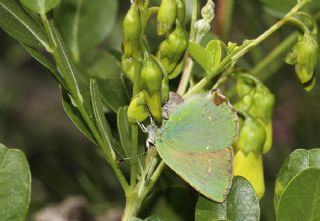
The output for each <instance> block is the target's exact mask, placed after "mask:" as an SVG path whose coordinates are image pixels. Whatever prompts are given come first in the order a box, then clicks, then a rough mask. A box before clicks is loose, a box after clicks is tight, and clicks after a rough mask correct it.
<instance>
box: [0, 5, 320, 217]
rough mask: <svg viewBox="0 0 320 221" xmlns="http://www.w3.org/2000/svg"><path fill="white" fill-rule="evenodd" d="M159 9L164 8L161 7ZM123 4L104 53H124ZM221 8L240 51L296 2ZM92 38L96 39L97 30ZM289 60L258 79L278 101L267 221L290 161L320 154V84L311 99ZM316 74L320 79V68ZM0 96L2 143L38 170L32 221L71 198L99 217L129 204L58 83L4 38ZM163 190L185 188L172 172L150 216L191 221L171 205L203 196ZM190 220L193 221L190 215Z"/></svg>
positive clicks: (272, 43) (262, 51) (263, 50)
mask: <svg viewBox="0 0 320 221" xmlns="http://www.w3.org/2000/svg"><path fill="white" fill-rule="evenodd" d="M62 1H64V0H62ZM152 2H154V3H155V4H157V1H152ZM187 2H188V1H187ZM204 2H205V1H202V4H203V3H204ZM118 3H119V4H116V5H117V6H116V7H115V8H112V7H111V8H105V10H106V11H105V13H106V14H109V15H110V16H109V23H108V27H109V30H108V33H107V34H106V35H107V37H106V38H104V39H103V41H102V42H101V43H99V46H98V48H99V50H112V51H120V49H121V39H122V36H121V21H122V18H123V16H124V13H125V12H126V10H127V9H128V8H129V0H128V1H125V0H119V2H118ZM216 3H217V7H216V9H217V12H218V13H217V17H218V18H221V13H222V15H224V16H225V17H224V18H225V20H228V19H230V21H231V22H230V23H228V21H221V20H219V19H216V20H215V24H214V27H215V29H214V30H215V31H216V32H217V33H219V34H220V35H222V37H223V38H225V39H226V40H227V41H233V42H238V43H241V42H242V41H243V40H244V39H246V38H247V39H250V38H254V37H256V36H258V35H259V34H261V33H262V32H263V31H264V30H265V29H267V28H268V27H269V26H271V25H272V24H273V23H274V22H275V21H276V18H277V17H279V16H281V15H282V14H283V13H284V12H286V11H288V10H289V9H290V6H292V5H293V4H294V1H293V0H292V1H291V0H285V1H281V3H280V2H279V1H276V0H273V1H271V0H261V1H254V0H241V1H231V0H225V1H224V0H220V1H217V2H216ZM229 3H233V9H232V8H231V9H230V11H220V15H219V10H221V9H222V8H223V7H221V6H222V5H223V4H229ZM319 9H320V2H319V1H316V0H314V3H313V5H312V6H311V7H309V9H308V10H311V11H312V13H313V14H318V15H319ZM65 10H72V8H70V9H68V8H66V9H65ZM108 10H112V12H110V11H108ZM189 10H190V8H189ZM115 12H116V13H115ZM224 13H225V14H224ZM219 16H220V17H219ZM66 19H67V18H66ZM219 21H220V23H219ZM154 22H155V21H154V19H153V20H152V21H151V22H150V24H149V25H150V26H149V27H150V28H147V30H148V32H147V33H146V34H147V36H148V39H149V42H150V45H151V48H152V49H156V48H157V46H158V44H159V40H160V39H159V38H158V37H156V36H155V29H154V27H155V25H153V24H154ZM228 24H230V25H228ZM318 24H319V23H318ZM293 30H294V27H290V26H289V27H285V28H283V29H281V30H280V31H278V32H277V33H276V34H274V35H273V36H272V37H271V38H269V39H268V40H267V41H265V42H263V44H261V45H259V47H257V48H256V49H254V50H253V51H252V52H251V53H249V54H248V55H247V56H246V57H245V59H243V60H241V62H240V63H239V66H240V67H241V68H244V69H249V70H250V69H251V68H252V67H253V66H254V64H256V63H258V62H259V61H260V60H261V59H263V58H264V57H265V56H266V54H268V53H269V52H270V51H272V50H273V49H274V48H275V47H276V46H277V45H278V44H279V43H281V41H283V40H284V39H285V38H286V37H287V36H289V34H291V33H292V31H293ZM86 31H89V32H90V25H89V26H88V27H87V30H86ZM212 36H213V35H212V34H211V35H208V36H206V38H207V39H210V38H212ZM282 59H283V57H280V58H278V59H277V60H276V62H275V63H273V64H270V65H272V66H270V67H267V68H266V69H265V70H264V72H263V73H261V75H259V76H264V77H266V79H265V83H266V85H267V86H268V87H269V88H270V90H271V92H272V93H274V94H275V96H276V106H275V110H274V115H273V129H274V143H273V147H272V150H271V151H270V152H269V153H268V154H267V155H265V157H264V169H265V182H266V193H265V196H264V198H263V199H262V201H261V212H262V220H266V221H269V220H275V218H274V212H273V203H272V202H273V189H274V182H275V176H276V174H277V171H278V170H279V168H280V166H281V164H282V163H283V161H284V160H285V158H286V157H287V156H288V154H289V153H290V152H292V151H293V150H294V149H296V148H306V149H309V148H317V147H320V139H319V135H320V129H319V128H320V115H319V113H320V103H319V101H320V86H319V79H317V85H316V87H315V88H314V89H313V90H312V91H311V92H309V93H306V92H305V91H304V90H303V88H302V86H301V85H300V84H299V82H298V81H297V79H296V76H295V74H294V68H293V67H291V66H288V65H285V64H284V63H283V62H282ZM106 71H107V70H106ZM316 71H317V74H318V76H319V67H318V68H317V70H316ZM317 78H319V77H317ZM174 83H175V82H173V87H174ZM0 95H1V96H0V141H1V142H2V143H4V144H6V145H7V146H10V147H17V148H20V149H22V150H23V151H24V152H25V153H26V155H27V158H28V160H29V164H30V167H31V172H32V178H33V184H32V187H33V188H32V191H33V193H32V202H31V207H30V212H29V214H30V216H29V217H31V215H32V214H33V213H34V212H35V211H38V210H39V209H41V208H43V207H45V206H47V205H50V204H52V203H57V202H61V201H62V200H64V199H65V198H66V197H68V196H71V195H80V196H83V197H85V198H86V199H87V201H88V202H89V204H90V208H91V209H92V211H94V212H95V213H98V214H99V213H100V214H101V213H107V212H108V211H112V210H115V209H119V208H121V207H122V206H123V204H124V196H123V193H122V191H121V189H120V187H119V185H118V183H117V181H116V180H115V179H114V177H113V174H112V172H111V170H110V169H109V167H108V166H107V165H106V164H105V162H104V161H103V160H102V158H101V157H100V156H99V154H98V153H97V151H96V148H95V147H94V145H93V144H92V143H90V141H88V140H87V138H86V137H85V136H84V135H82V134H81V132H79V130H78V129H77V128H76V127H75V126H74V125H73V124H72V122H71V120H70V119H69V118H68V117H67V115H66V114H65V113H64V111H63V108H62V105H61V95H60V91H59V87H58V85H57V83H56V81H55V80H54V79H53V78H52V77H51V75H50V74H49V72H48V71H47V70H46V69H45V68H44V67H42V66H41V65H40V64H38V63H37V62H36V61H35V60H34V59H32V58H31V57H30V56H29V55H28V54H27V53H26V52H25V51H24V49H23V48H22V46H21V45H20V44H18V43H17V42H16V41H14V40H12V39H11V38H10V37H9V36H8V35H7V34H6V33H5V32H3V31H2V30H0ZM108 119H109V120H110V124H111V126H112V127H113V128H115V127H116V125H115V124H116V121H115V117H114V115H112V114H110V116H108ZM162 183H173V184H174V186H181V185H184V183H183V182H182V181H181V180H180V179H178V178H176V176H174V175H173V174H172V173H171V172H170V171H166V174H164V175H163V177H162V179H161V180H160V184H159V185H158V186H159V187H160V188H158V189H157V190H158V192H155V194H154V198H153V199H156V200H149V201H147V206H146V208H145V211H149V212H147V213H152V212H150V211H159V210H162V212H163V211H165V212H166V213H169V212H168V211H170V213H172V217H176V219H178V220H179V219H180V220H184V219H183V218H182V217H183V216H184V215H183V213H186V214H192V210H189V211H181V210H180V211H179V209H177V208H167V207H170V202H172V200H176V201H179V200H180V204H181V205H184V204H185V202H186V200H187V201H188V202H189V207H185V208H184V209H185V210H187V209H188V208H192V207H193V206H194V202H195V199H196V193H195V192H192V193H191V194H186V191H184V190H183V189H181V188H178V187H175V188H176V189H172V190H171V191H167V192H166V194H161V190H163V188H161V187H162V186H166V185H162ZM161 185H162V186H161ZM163 197H165V198H163ZM148 202H152V203H148ZM118 213H119V212H118ZM120 213H121V210H120ZM188 217H189V218H190V216H189V215H188ZM190 219H191V220H192V218H190Z"/></svg>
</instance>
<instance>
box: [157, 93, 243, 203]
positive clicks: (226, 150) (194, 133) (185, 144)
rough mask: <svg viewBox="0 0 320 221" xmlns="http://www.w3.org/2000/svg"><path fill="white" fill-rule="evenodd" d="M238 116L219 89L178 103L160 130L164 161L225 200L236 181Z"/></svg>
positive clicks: (159, 147) (201, 188)
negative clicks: (234, 148)
mask: <svg viewBox="0 0 320 221" xmlns="http://www.w3.org/2000/svg"><path fill="white" fill-rule="evenodd" d="M237 119H238V118H237V115H236V113H235V111H234V109H233V107H232V106H231V105H230V104H229V102H228V101H227V100H226V99H225V97H223V96H222V95H221V94H220V93H219V92H214V93H212V94H211V93H208V94H202V95H196V96H193V97H190V98H188V99H186V100H185V101H184V102H183V103H182V104H180V105H178V107H177V108H176V109H175V111H174V112H173V113H172V114H171V115H170V116H169V120H168V121H167V122H166V123H165V124H164V125H163V126H162V128H161V129H160V131H159V133H158V136H157V140H156V147H157V150H158V152H159V155H160V156H161V158H162V159H163V161H164V162H165V163H166V164H167V165H168V166H169V167H170V168H171V169H172V170H173V171H175V172H176V173H177V174H178V175H180V176H181V177H182V178H183V179H184V180H185V181H186V182H188V183H189V184H190V185H191V186H192V187H194V188H195V189H196V190H197V191H199V192H200V193H201V194H203V195H204V196H206V197H208V198H210V199H212V200H214V201H217V202H223V201H224V199H225V198H226V196H227V194H228V192H229V189H230V187H231V183H232V168H233V150H232V148H231V145H232V144H233V142H234V140H235V137H236V136H237V132H238V130H237V129H238V124H237V122H238V121H237Z"/></svg>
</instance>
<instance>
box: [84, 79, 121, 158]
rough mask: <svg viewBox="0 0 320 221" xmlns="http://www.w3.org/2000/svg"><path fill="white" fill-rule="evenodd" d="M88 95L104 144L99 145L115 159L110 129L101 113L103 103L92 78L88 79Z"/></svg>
mask: <svg viewBox="0 0 320 221" xmlns="http://www.w3.org/2000/svg"><path fill="white" fill-rule="evenodd" d="M90 95H91V101H92V109H93V113H94V118H95V122H96V125H97V128H98V131H99V134H100V136H101V138H102V140H103V142H104V144H105V145H104V146H101V147H102V148H103V149H104V151H105V152H106V153H108V154H110V155H111V156H112V158H113V159H115V153H114V151H113V149H112V140H113V137H112V134H111V129H110V126H109V124H108V121H107V120H106V118H105V116H104V113H103V104H102V102H101V96H100V91H99V88H98V85H97V82H96V81H95V80H94V79H91V80H90Z"/></svg>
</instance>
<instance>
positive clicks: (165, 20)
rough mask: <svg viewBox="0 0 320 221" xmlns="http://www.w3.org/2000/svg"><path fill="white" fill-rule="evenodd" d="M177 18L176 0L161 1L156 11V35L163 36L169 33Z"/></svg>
mask: <svg viewBox="0 0 320 221" xmlns="http://www.w3.org/2000/svg"><path fill="white" fill-rule="evenodd" d="M176 16H177V3H176V0H162V2H161V5H160V7H159V11H158V17H157V22H158V27H157V32H158V35H164V34H166V33H168V32H169V31H170V29H171V28H172V26H173V24H174V22H175V20H176Z"/></svg>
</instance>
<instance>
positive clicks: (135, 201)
mask: <svg viewBox="0 0 320 221" xmlns="http://www.w3.org/2000/svg"><path fill="white" fill-rule="evenodd" d="M141 203H142V200H141V199H139V197H138V195H137V194H136V193H135V192H132V193H130V194H126V207H125V209H124V213H123V215H122V218H121V221H127V220H129V219H130V218H132V217H135V216H137V213H138V211H139V209H140V207H141Z"/></svg>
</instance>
